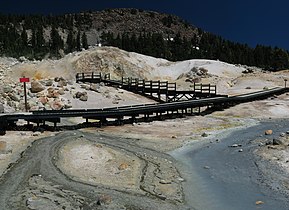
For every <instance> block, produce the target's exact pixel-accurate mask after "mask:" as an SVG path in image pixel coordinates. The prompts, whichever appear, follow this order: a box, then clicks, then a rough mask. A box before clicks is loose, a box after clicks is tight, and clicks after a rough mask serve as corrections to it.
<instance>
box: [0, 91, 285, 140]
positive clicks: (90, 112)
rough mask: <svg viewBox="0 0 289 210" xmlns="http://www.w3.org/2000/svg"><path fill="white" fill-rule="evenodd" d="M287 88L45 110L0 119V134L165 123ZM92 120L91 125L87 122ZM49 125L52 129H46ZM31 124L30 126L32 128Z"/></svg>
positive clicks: (257, 98) (273, 93)
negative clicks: (72, 121)
mask: <svg viewBox="0 0 289 210" xmlns="http://www.w3.org/2000/svg"><path fill="white" fill-rule="evenodd" d="M288 91H289V88H273V89H269V90H264V91H259V92H254V93H249V94H243V95H238V96H232V97H224V96H219V97H213V98H202V99H198V100H184V101H173V102H166V103H156V104H145V105H134V106H123V107H113V108H103V109H71V110H44V111H33V112H29V113H10V114H1V115H0V134H2V135H4V134H5V133H6V130H19V129H20V130H21V129H28V130H35V129H36V130H37V129H52V130H55V129H62V128H63V129H77V128H80V127H91V126H99V127H100V126H103V125H122V124H124V123H134V122H140V121H152V120H164V119H166V118H171V117H183V116H185V115H192V114H195V113H196V112H197V113H199V112H200V110H201V108H202V107H205V108H204V109H206V108H208V107H210V108H216V109H218V108H221V109H223V108H226V107H230V106H233V105H236V104H239V103H244V102H249V101H254V100H259V99H263V98H267V97H270V96H273V95H278V94H282V93H285V92H288ZM69 117H82V118H83V119H84V121H85V122H84V123H83V124H78V125H73V126H67V127H61V126H58V127H57V123H60V121H61V118H69ZM20 119H22V120H26V121H27V122H28V123H27V125H25V126H22V127H21V126H17V121H18V120H20ZM91 119H93V121H94V122H89V120H91ZM46 122H50V123H52V124H53V125H52V126H51V125H46ZM32 123H33V124H32Z"/></svg>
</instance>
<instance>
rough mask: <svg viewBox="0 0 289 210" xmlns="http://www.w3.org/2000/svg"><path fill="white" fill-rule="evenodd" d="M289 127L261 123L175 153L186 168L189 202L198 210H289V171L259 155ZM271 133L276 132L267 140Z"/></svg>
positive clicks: (280, 122)
mask: <svg viewBox="0 0 289 210" xmlns="http://www.w3.org/2000/svg"><path fill="white" fill-rule="evenodd" d="M288 123H289V121H288V119H287V120H282V119H281V120H280V119H279V120H270V121H261V122H260V123H258V124H257V125H253V124H252V125H249V126H247V127H243V128H238V129H233V130H229V131H227V132H223V133H220V134H218V135H216V136H214V137H213V136H212V138H209V139H207V140H206V141H196V142H194V143H193V144H192V145H191V146H187V147H185V148H181V149H178V150H175V151H173V152H171V155H172V156H173V157H175V158H176V159H177V160H179V161H180V162H181V164H182V170H181V171H182V172H183V173H182V176H183V177H184V178H185V179H186V184H185V185H184V193H185V195H186V196H185V199H186V200H187V201H188V202H189V204H190V205H191V206H194V209H196V210H201V209H208V210H210V209H212V210H226V209H228V210H235V209H236V210H239V209H240V210H243V209H268V210H272V209H278V210H282V209H284V210H285V209H288V208H289V206H288V201H289V197H288V195H289V194H288V185H287V182H284V179H285V177H287V180H288V177H289V175H288V173H286V172H285V171H284V170H282V169H281V168H280V167H278V166H277V165H276V163H275V162H268V161H267V160H265V159H264V158H263V157H262V156H260V155H256V153H258V151H259V150H262V149H263V148H264V147H265V142H266V141H268V138H269V139H273V138H276V137H277V136H278V135H279V134H280V133H282V132H285V131H286V130H288V125H289V124H288ZM267 129H273V130H274V133H275V134H274V135H272V136H269V137H268V136H264V131H265V130H267Z"/></svg>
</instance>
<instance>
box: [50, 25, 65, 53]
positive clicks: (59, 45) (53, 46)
mask: <svg viewBox="0 0 289 210" xmlns="http://www.w3.org/2000/svg"><path fill="white" fill-rule="evenodd" d="M50 39H51V40H50V41H51V43H50V50H51V53H52V54H54V55H59V50H60V49H63V45H64V44H63V40H62V38H61V36H60V35H59V33H58V31H57V29H56V28H55V27H52V29H51V37H50Z"/></svg>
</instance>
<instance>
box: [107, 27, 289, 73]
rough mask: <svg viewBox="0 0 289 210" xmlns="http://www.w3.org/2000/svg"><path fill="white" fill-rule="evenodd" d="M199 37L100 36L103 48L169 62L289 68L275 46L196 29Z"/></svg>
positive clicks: (286, 57)
mask: <svg viewBox="0 0 289 210" xmlns="http://www.w3.org/2000/svg"><path fill="white" fill-rule="evenodd" d="M199 32H200V33H199V35H195V36H194V37H191V39H187V38H185V37H181V35H180V34H176V35H175V36H167V37H166V36H163V35H162V34H160V33H141V34H135V33H133V34H131V33H130V34H129V33H122V34H118V35H114V34H113V33H111V32H107V33H103V35H102V40H103V42H104V44H105V45H111V46H115V47H119V48H121V49H124V50H127V51H133V52H137V53H142V54H145V55H150V56H154V57H159V58H165V59H168V60H171V61H181V60H187V59H212V60H221V61H224V62H228V63H234V64H243V65H248V66H257V67H260V68H263V69H267V70H271V71H276V70H280V69H288V68H289V52H288V50H284V49H281V48H278V47H270V46H263V45H257V46H256V47H255V48H252V47H249V46H248V45H247V44H240V43H235V42H232V41H229V40H225V39H223V38H222V37H220V36H216V35H214V34H211V33H207V32H203V31H201V30H199Z"/></svg>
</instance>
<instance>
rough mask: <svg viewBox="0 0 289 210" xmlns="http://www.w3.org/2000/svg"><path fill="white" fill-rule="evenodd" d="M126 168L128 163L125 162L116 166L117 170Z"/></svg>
mask: <svg viewBox="0 0 289 210" xmlns="http://www.w3.org/2000/svg"><path fill="white" fill-rule="evenodd" d="M127 168H128V164H127V163H122V164H120V165H119V166H118V170H125V169H127Z"/></svg>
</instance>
